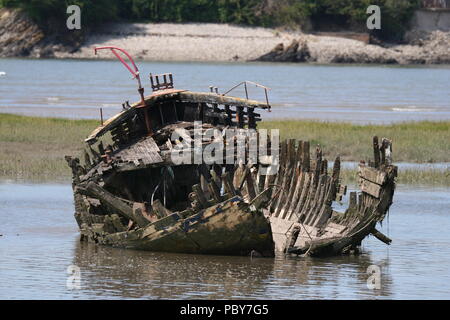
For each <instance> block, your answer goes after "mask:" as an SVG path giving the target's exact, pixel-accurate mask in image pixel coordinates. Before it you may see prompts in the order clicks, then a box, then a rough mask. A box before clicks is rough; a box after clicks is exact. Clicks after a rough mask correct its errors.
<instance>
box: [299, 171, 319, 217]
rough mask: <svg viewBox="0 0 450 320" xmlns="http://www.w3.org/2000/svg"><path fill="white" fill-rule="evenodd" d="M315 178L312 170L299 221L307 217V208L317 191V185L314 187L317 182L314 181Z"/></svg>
mask: <svg viewBox="0 0 450 320" xmlns="http://www.w3.org/2000/svg"><path fill="white" fill-rule="evenodd" d="M317 179H318V178H317ZM315 180H316V178H315V174H314V173H313V172H311V183H310V186H309V190H308V195H307V198H306V200H305V203H304V204H303V207H302V211H301V213H300V221H301V222H304V221H305V219H306V218H307V215H308V213H309V209H310V208H311V205H312V202H313V201H314V196H315V194H316V191H317V187H316V185H317V183H316V182H315Z"/></svg>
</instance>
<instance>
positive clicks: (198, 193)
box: [192, 184, 209, 208]
mask: <svg viewBox="0 0 450 320" xmlns="http://www.w3.org/2000/svg"><path fill="white" fill-rule="evenodd" d="M192 191H194V194H195V198H196V200H197V202H198V203H199V204H200V206H201V207H203V208H208V207H209V204H208V200H207V199H206V197H205V194H204V193H203V190H202V188H201V187H200V185H199V184H195V185H193V186H192Z"/></svg>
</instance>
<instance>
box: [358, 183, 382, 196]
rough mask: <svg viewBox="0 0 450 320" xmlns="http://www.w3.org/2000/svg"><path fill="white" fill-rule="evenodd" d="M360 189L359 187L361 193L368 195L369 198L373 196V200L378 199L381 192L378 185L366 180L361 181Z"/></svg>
mask: <svg viewBox="0 0 450 320" xmlns="http://www.w3.org/2000/svg"><path fill="white" fill-rule="evenodd" d="M360 187H361V191H363V192H365V193H368V194H370V195H371V196H374V197H375V198H379V197H380V192H381V186H380V185H378V184H375V183H373V182H370V181H368V180H364V179H362V180H361V184H360Z"/></svg>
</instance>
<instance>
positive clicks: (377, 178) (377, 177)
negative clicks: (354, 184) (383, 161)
mask: <svg viewBox="0 0 450 320" xmlns="http://www.w3.org/2000/svg"><path fill="white" fill-rule="evenodd" d="M358 175H359V176H360V177H361V178H363V179H365V180H369V181H370V182H373V183H376V184H379V185H380V186H381V185H383V184H384V183H385V182H386V178H387V175H386V173H385V172H383V171H380V170H377V169H375V168H371V167H367V166H365V165H363V164H359V166H358Z"/></svg>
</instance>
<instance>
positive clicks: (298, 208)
mask: <svg viewBox="0 0 450 320" xmlns="http://www.w3.org/2000/svg"><path fill="white" fill-rule="evenodd" d="M304 174H305V182H304V185H303V187H302V194H301V195H300V198H299V200H298V203H297V205H296V206H295V209H294V214H295V215H296V216H297V221H303V220H302V219H303V217H302V212H303V208H304V204H305V202H306V199H307V196H308V194H309V191H310V188H311V185H312V175H311V174H310V173H309V172H304Z"/></svg>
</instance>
